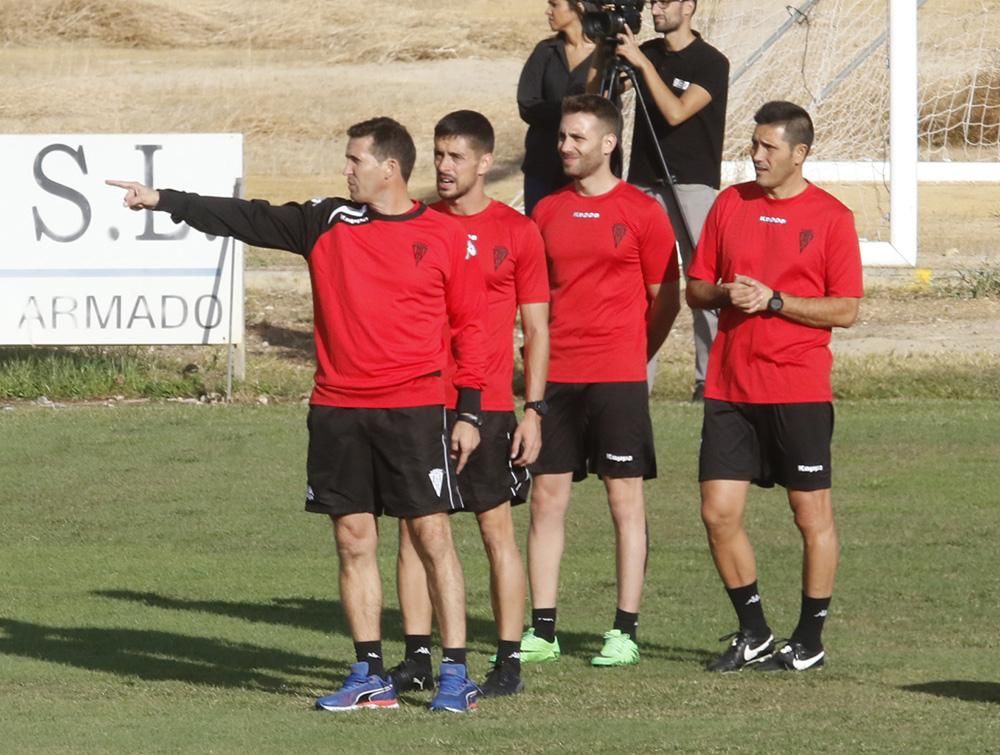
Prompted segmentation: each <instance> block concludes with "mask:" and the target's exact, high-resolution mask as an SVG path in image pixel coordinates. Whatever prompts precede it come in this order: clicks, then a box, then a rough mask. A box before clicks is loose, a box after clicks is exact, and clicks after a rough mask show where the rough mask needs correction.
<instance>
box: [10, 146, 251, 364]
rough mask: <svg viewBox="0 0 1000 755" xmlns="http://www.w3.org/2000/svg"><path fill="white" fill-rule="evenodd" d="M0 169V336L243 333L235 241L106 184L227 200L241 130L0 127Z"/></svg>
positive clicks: (238, 169) (40, 340) (220, 338)
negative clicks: (53, 131)
mask: <svg viewBox="0 0 1000 755" xmlns="http://www.w3.org/2000/svg"><path fill="white" fill-rule="evenodd" d="M0 166H2V167H3V178H2V181H0V208H2V210H0V211H2V217H3V224H2V227H0V229H2V230H0V234H2V236H0V344H4V345H83V344H197V343H201V344H209V343H214V344H219V343H241V342H242V341H243V245H242V244H240V243H239V242H234V241H233V240H232V239H229V238H220V237H212V236H206V235H205V234H203V233H199V232H198V231H195V230H194V229H193V228H190V227H189V226H187V225H186V224H183V223H182V224H175V223H173V222H172V221H171V219H170V217H169V216H168V215H167V214H166V213H162V212H152V211H147V210H143V211H140V212H135V211H132V210H129V209H127V208H126V207H124V206H123V205H122V198H123V197H124V194H125V192H124V191H123V190H122V189H118V188H115V187H112V186H107V185H105V183H104V180H105V179H106V178H111V179H120V180H125V181H139V182H140V183H144V184H147V185H149V186H153V187H158V188H168V187H169V188H176V189H181V190H184V191H193V192H196V193H198V194H207V195H213V196H234V195H235V194H236V193H237V192H238V188H239V182H240V181H241V177H242V175H243V137H242V135H240V134H139V135H128V134H116V135H107V134H100V135H96V134H75V135H67V134H58V135H36V134H32V135H19V136H2V135H0Z"/></svg>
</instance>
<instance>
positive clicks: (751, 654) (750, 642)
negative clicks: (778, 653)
mask: <svg viewBox="0 0 1000 755" xmlns="http://www.w3.org/2000/svg"><path fill="white" fill-rule="evenodd" d="M724 640H732V642H730V643H729V647H728V648H727V649H726V652H725V653H723V654H722V655H720V656H719V657H718V658H716V659H715V660H714V661H711V662H710V663H709V664H708V665H707V666H706V667H705V668H707V669H708V670H709V671H739V670H740V669H741V668H743V667H744V666H749V665H750V664H756V663H760V662H762V661H763V660H764V659H765V658H767V657H768V656H769V655H771V653H773V652H774V635H773V634H770V635H768V636H767V639H762V640H758V639H755V638H753V637H749V636H748V635H745V634H743V632H733V633H732V634H727V635H726V636H725V637H720V638H719V641H720V642H721V641H724Z"/></svg>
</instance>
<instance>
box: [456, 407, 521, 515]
mask: <svg viewBox="0 0 1000 755" xmlns="http://www.w3.org/2000/svg"><path fill="white" fill-rule="evenodd" d="M482 418H483V426H482V427H481V428H479V438H480V440H479V446H478V447H477V448H476V450H475V451H473V452H472V456H470V457H469V460H468V461H467V462H466V464H465V468H464V469H463V470H462V473H461V474H460V475H459V476H458V489H459V490H460V491H461V492H462V503H463V505H464V507H465V509H464V510H465V511H472V512H475V513H477V514H480V513H482V512H484V511H489V510H490V509H495V508H496V507H497V506H499V505H500V504H501V503H506V502H507V501H510V502H511V505H513V506H516V505H517V504H519V503H524V502H525V501H526V500H528V490H529V489H530V487H531V473H530V472H529V471H528V469H527V467H518V466H514V465H513V464H511V463H510V447H511V439H512V438H513V436H514V430H515V429H517V417H515V416H514V412H486V411H484V412H482ZM454 421H455V413H454V412H451V411H449V412H448V429H449V433H450V431H451V427H452V425H453V423H454Z"/></svg>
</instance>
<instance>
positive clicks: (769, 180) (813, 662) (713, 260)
mask: <svg viewBox="0 0 1000 755" xmlns="http://www.w3.org/2000/svg"><path fill="white" fill-rule="evenodd" d="M754 120H755V121H756V123H757V127H756V128H755V129H754V134H753V141H752V142H751V150H750V152H751V157H752V159H753V163H754V170H755V171H756V174H757V179H756V181H752V182H749V183H744V184H738V185H736V186H731V187H730V188H728V189H726V190H725V191H723V192H722V193H721V194H720V195H719V197H718V199H717V200H716V202H715V205H714V206H713V207H712V210H711V212H709V215H708V219H707V220H706V222H705V228H704V230H703V231H702V236H701V240H700V242H699V244H698V250H697V252H696V254H695V259H694V262H693V263H692V265H691V268H690V270H689V274H688V275H689V278H690V279H691V280H689V282H688V286H687V301H688V304H689V305H690V306H692V307H700V308H706V309H721V311H722V313H721V319H720V321H719V334H718V337H717V338H716V341H715V344H714V345H713V346H712V353H711V358H710V359H709V360H708V377H707V382H706V386H705V419H704V424H703V427H702V440H701V457H700V462H699V480H700V482H701V515H702V520H703V521H704V523H705V528H706V530H707V532H708V542H709V547H710V548H711V551H712V557H713V559H714V560H715V565H716V568H717V569H718V570H719V575H720V576H721V577H722V581H723V583H724V585H725V587H726V591H727V593H728V594H729V598H730V600H731V601H732V604H733V608H734V609H735V610H736V614H737V618H738V619H739V625H740V628H739V630H738V631H737V632H735V633H733V634H732V635H730V636H728V637H725V638H723V639H726V640H731V642H730V644H729V646H728V648H727V649H726V651H725V652H724V653H722V655H720V656H719V657H718V658H717V659H715V660H713V661H712V662H711V663H709V664H708V669H709V670H711V671H736V670H738V669H740V668H743V667H744V666H748V665H749V666H751V667H752V668H753V669H755V670H760V671H777V670H789V671H805V670H808V669H817V668H820V667H821V666H822V665H823V664H824V661H825V651H824V649H823V643H822V641H821V638H820V635H821V633H822V630H823V624H824V621H825V619H826V616H827V611H828V610H829V606H830V597H831V595H832V594H833V582H834V576H835V574H836V571H837V561H838V558H839V545H838V542H837V532H836V528H835V527H834V521H833V504H832V499H831V494H830V488H831V479H832V478H831V472H830V441H831V437H832V435H833V404H832V401H833V392H832V389H831V386H830V370H831V367H832V365H833V356H832V354H831V353H830V348H829V344H830V334H831V330H832V328H834V327H842V328H846V327H850V326H851V325H852V324H853V323H854V321H855V319H857V315H858V305H859V300H860V298H861V297H862V295H863V293H864V289H863V283H862V272H861V253H860V250H859V246H858V235H857V232H856V231H855V229H854V216H853V215H852V213H851V211H850V210H849V209H848V208H847V207H845V206H844V205H843V204H841V203H840V202H839V201H838V200H837V199H835V198H834V197H833V196H831V195H830V194H827V193H826V192H825V191H823V190H822V189H820V188H818V187H816V186H814V185H813V184H811V183H809V182H808V181H806V180H805V178H804V177H803V175H802V163H803V162H804V161H805V159H806V156H807V155H808V154H809V150H810V147H811V146H812V142H813V124H812V120H811V119H810V117H809V114H808V113H807V112H806V111H805V110H803V109H802V108H801V107H799V106H798V105H794V104H792V103H790V102H768V103H766V104H765V105H764V106H763V107H761V108H760V110H758V111H757V113H756V115H755V116H754ZM751 483H754V484H757V485H760V486H762V487H772V486H773V485H774V484H775V483H777V484H779V485H782V486H783V487H784V488H785V489H786V490H787V492H788V503H789V505H790V506H791V509H792V512H793V513H794V515H795V524H796V526H797V527H798V528H799V531H800V532H801V534H802V541H803V545H804V568H803V571H802V603H801V612H800V614H799V623H798V625H797V626H796V628H795V631H794V632H792V635H791V638H790V639H789V640H788V641H787V642H786V643H784V644H783V645H781V647H780V648H778V647H776V646H775V643H774V636H773V633H772V632H771V629H770V627H769V625H768V623H767V621H766V619H765V618H764V609H763V604H762V602H761V598H760V593H759V592H758V589H757V566H756V562H755V559H754V553H753V548H752V547H751V545H750V540H749V538H748V537H747V533H746V530H745V529H744V527H743V511H744V509H745V507H746V497H747V491H748V489H749V487H750V484H751Z"/></svg>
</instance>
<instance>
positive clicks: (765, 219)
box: [760, 215, 788, 225]
mask: <svg viewBox="0 0 1000 755" xmlns="http://www.w3.org/2000/svg"><path fill="white" fill-rule="evenodd" d="M760 222H761V223H774V224H775V225H787V224H788V221H787V220H785V219H784V218H775V217H772V216H770V215H761V216H760Z"/></svg>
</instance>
